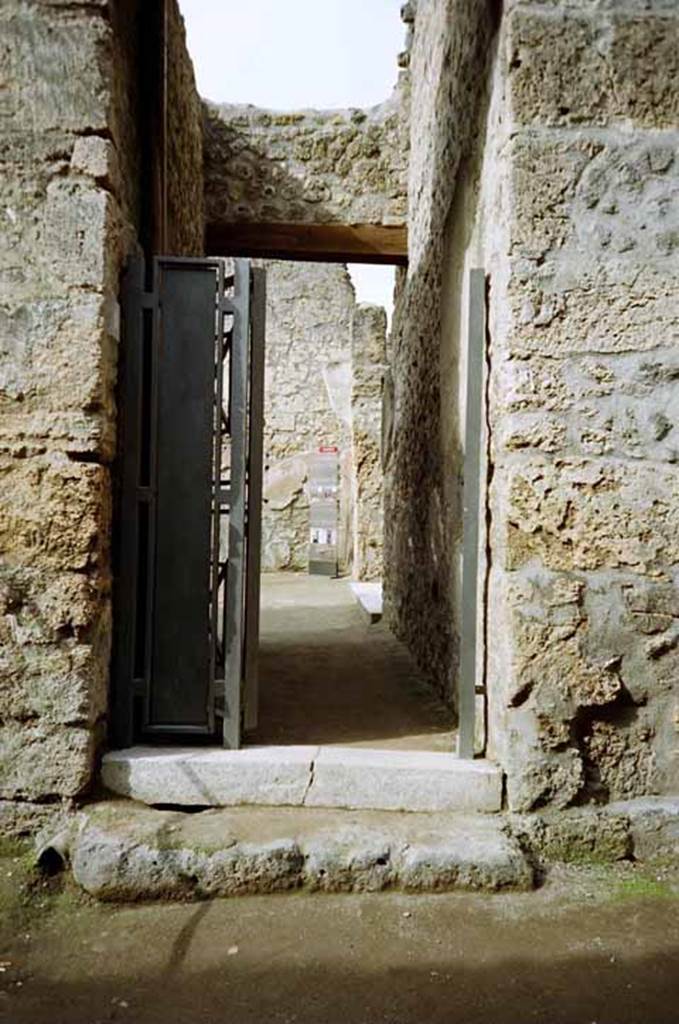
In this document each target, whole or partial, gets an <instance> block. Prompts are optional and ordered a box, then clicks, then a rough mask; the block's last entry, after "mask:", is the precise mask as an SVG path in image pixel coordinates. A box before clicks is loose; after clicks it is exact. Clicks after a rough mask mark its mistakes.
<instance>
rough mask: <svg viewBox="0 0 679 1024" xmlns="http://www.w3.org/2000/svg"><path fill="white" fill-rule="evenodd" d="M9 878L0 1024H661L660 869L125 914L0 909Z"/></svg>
mask: <svg viewBox="0 0 679 1024" xmlns="http://www.w3.org/2000/svg"><path fill="white" fill-rule="evenodd" d="M9 871H12V873H13V877H12V878H8V877H7V876H8V872H9ZM19 874H20V868H19V866H18V865H17V864H16V863H14V862H13V861H11V860H5V861H4V862H2V867H1V868H0V876H1V878H0V895H2V890H3V889H4V890H5V899H4V911H5V912H4V913H3V916H2V925H1V926H0V931H1V932H2V934H3V940H2V941H3V945H2V949H3V952H2V954H1V955H0V988H2V990H3V991H2V995H0V1019H2V1020H3V1021H8V1022H11V1024H43V1022H45V1024H46V1022H49V1024H96V1022H111V1021H116V1022H119V1021H129V1022H130V1024H199V1022H202V1024H266V1022H280V1024H284V1022H285V1024H292V1022H295V1024H373V1022H375V1024H376V1022H382V1024H384V1022H389V1024H439V1022H440V1024H458V1022H460V1024H461V1022H464V1024H481V1022H484V1024H486V1022H487V1024H527V1022H529V1021H540V1022H545V1024H594V1022H596V1024H671V1022H676V1021H679V913H678V911H679V876H678V875H677V874H676V873H675V874H671V873H669V872H668V871H664V872H661V873H660V874H658V873H657V872H656V873H653V874H649V873H648V872H645V873H642V874H640V873H639V871H638V870H634V869H632V868H623V869H615V870H613V869H610V868H609V869H601V868H599V869H594V868H588V869H578V870H577V871H576V870H574V869H570V870H566V869H561V870H560V871H559V872H557V873H556V874H554V875H553V876H552V878H551V880H550V881H549V882H548V883H547V884H546V885H545V886H544V887H543V888H542V889H541V890H540V891H538V892H535V893H529V894H513V895H506V896H502V895H484V896H473V895H467V894H460V895H452V896H444V895H441V896H427V897H422V896H411V897H408V896H403V895H387V894H383V895H366V896H313V897H312V896H305V895H298V896H294V895H293V896H269V897H266V896H263V897H256V898H241V899H234V900H230V901H214V902H208V903H198V904H195V903H194V904H156V905H146V906H137V907H134V906H132V907H110V906H102V905H96V904H93V903H88V902H87V901H85V900H84V899H82V898H80V897H76V896H75V895H74V894H72V893H69V892H66V893H63V892H62V893H57V894H54V895H49V894H48V893H47V892H46V891H45V890H42V889H38V890H37V892H34V893H33V896H32V897H31V900H30V901H29V905H28V906H26V905H24V904H22V903H21V901H18V900H16V899H15V900H14V901H12V899H10V898H9V897H8V893H10V892H12V893H14V894H15V895H16V891H17V889H16V884H15V883H16V876H18V875H19ZM658 879H660V880H658ZM40 903H42V904H43V906H42V907H40V906H39V904H40Z"/></svg>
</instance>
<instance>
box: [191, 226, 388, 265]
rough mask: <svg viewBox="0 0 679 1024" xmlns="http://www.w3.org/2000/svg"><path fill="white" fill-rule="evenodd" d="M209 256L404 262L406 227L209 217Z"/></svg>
mask: <svg viewBox="0 0 679 1024" xmlns="http://www.w3.org/2000/svg"><path fill="white" fill-rule="evenodd" d="M205 252H206V253H207V254H208V255H209V256H259V257H262V258H267V259H293V260H310V261H313V262H315V263H391V264H397V265H405V264H406V263H407V262H408V235H407V230H406V228H405V227H402V226H400V225H397V226H386V225H384V224H351V225H348V224H248V223H236V224H223V223H208V224H207V227H206V232H205Z"/></svg>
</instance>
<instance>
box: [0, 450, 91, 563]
mask: <svg viewBox="0 0 679 1024" xmlns="http://www.w3.org/2000/svg"><path fill="white" fill-rule="evenodd" d="M0 479H1V480H2V490H3V498H4V501H3V507H2V509H1V510H0V548H1V549H2V550H3V551H5V552H6V557H7V560H8V562H10V563H14V564H19V565H23V566H35V567H38V566H39V567H42V568H45V569H47V568H49V569H54V570H68V569H73V570H88V569H95V568H99V569H100V570H101V571H103V572H106V563H105V561H104V557H105V554H106V552H107V551H108V544H109V537H108V532H109V528H110V508H109V479H108V473H107V471H106V469H105V468H104V467H103V466H97V465H92V464H89V463H81V462H74V461H72V460H71V459H69V458H68V457H67V456H66V455H64V454H61V453H54V454H52V455H49V456H44V457H42V458H41V457H39V456H37V455H36V456H35V457H34V458H29V459H22V458H14V459H7V458H6V457H5V458H4V459H2V461H0Z"/></svg>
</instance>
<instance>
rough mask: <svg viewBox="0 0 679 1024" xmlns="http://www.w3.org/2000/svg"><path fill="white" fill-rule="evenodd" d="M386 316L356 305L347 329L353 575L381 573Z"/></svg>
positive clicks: (363, 576) (370, 577) (374, 577)
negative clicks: (349, 389)
mask: <svg viewBox="0 0 679 1024" xmlns="http://www.w3.org/2000/svg"><path fill="white" fill-rule="evenodd" d="M386 333H387V318H386V314H385V312H384V310H383V309H382V308H381V307H379V306H368V305H365V304H361V305H358V306H357V307H356V309H355V310H354V317H353V322H352V328H351V362H352V379H351V454H352V462H353V473H354V500H353V510H354V524H353V538H354V557H353V575H354V578H355V579H357V580H380V579H381V578H382V543H383V534H384V523H383V508H382V463H381V457H380V441H381V433H382V382H383V377H384V373H385V371H386V369H387V351H386Z"/></svg>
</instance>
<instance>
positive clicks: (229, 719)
mask: <svg viewBox="0 0 679 1024" xmlns="http://www.w3.org/2000/svg"><path fill="white" fill-rule="evenodd" d="M234 278H235V287H234V296H233V299H232V300H231V301H230V303H229V308H230V309H231V310H232V311H233V315H234V324H233V341H232V346H231V365H230V396H229V422H230V424H231V471H230V477H231V503H230V508H229V563H228V574H227V581H226V583H227V585H226V634H225V637H224V641H225V647H226V651H225V672H224V675H225V679H224V746H225V747H229V748H230V749H232V750H236V749H238V747H240V742H241V714H242V693H241V687H242V680H243V668H244V666H243V650H244V629H245V623H244V599H245V594H244V576H245V563H244V558H245V497H246V495H245V468H246V403H247V386H248V343H249V337H250V264H249V261H248V260H241V259H237V260H234Z"/></svg>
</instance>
